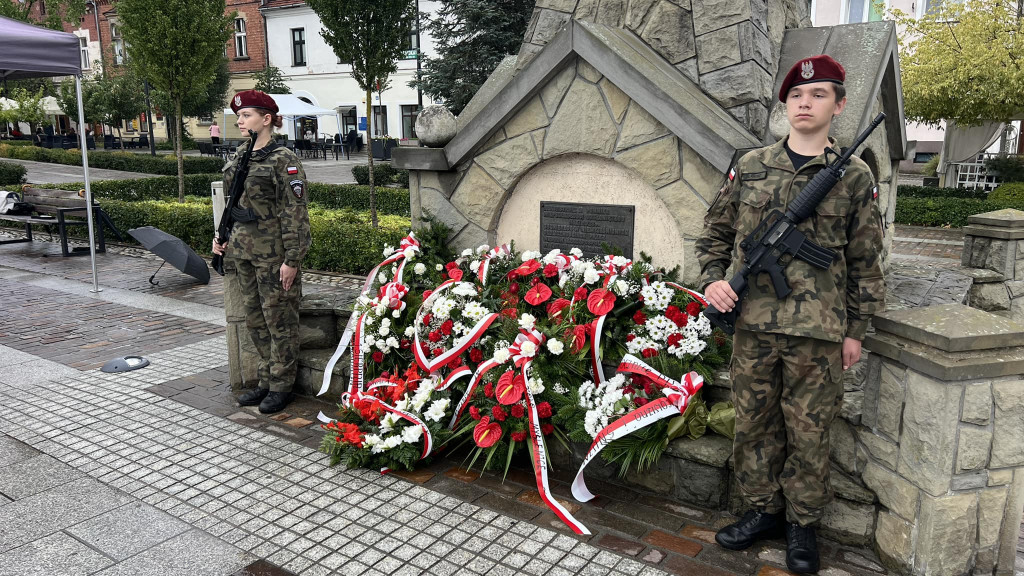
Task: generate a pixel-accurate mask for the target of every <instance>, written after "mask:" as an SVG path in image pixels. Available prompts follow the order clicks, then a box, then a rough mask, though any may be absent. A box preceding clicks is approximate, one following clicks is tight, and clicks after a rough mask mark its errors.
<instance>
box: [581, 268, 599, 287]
mask: <svg viewBox="0 0 1024 576" xmlns="http://www.w3.org/2000/svg"><path fill="white" fill-rule="evenodd" d="M600 279H601V275H600V274H598V273H597V270H595V269H594V268H587V269H586V271H585V272H583V281H584V282H586V283H587V284H593V283H594V282H597V281H598V280H600Z"/></svg>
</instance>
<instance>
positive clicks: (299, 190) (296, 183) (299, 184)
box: [288, 180, 306, 200]
mask: <svg viewBox="0 0 1024 576" xmlns="http://www.w3.org/2000/svg"><path fill="white" fill-rule="evenodd" d="M288 184H289V185H290V186H291V187H292V194H295V197H296V198H298V199H299V200H302V198H303V197H304V196H305V195H306V182H305V181H304V180H292V181H291V182H289V183H288Z"/></svg>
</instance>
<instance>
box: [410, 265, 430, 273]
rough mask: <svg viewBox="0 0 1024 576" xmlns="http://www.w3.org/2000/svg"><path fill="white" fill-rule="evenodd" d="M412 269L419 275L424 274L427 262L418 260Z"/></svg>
mask: <svg viewBox="0 0 1024 576" xmlns="http://www.w3.org/2000/svg"><path fill="white" fill-rule="evenodd" d="M412 271H413V272H415V273H416V274H417V275H422V274H423V273H424V272H426V271H427V267H426V265H425V264H423V262H417V263H416V265H415V266H413V267H412Z"/></svg>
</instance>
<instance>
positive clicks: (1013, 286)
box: [1006, 249, 1024, 298]
mask: <svg viewBox="0 0 1024 576" xmlns="http://www.w3.org/2000/svg"><path fill="white" fill-rule="evenodd" d="M1020 253H1021V254H1024V249H1021V250H1020ZM1006 289H1007V290H1009V291H1010V297H1011V298H1020V297H1022V296H1024V281H1020V280H1011V281H1009V282H1006Z"/></svg>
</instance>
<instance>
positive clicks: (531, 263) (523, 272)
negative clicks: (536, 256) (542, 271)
mask: <svg viewBox="0 0 1024 576" xmlns="http://www.w3.org/2000/svg"><path fill="white" fill-rule="evenodd" d="M538 268H540V262H538V261H536V260H527V261H526V262H523V263H522V264H520V265H519V267H518V268H516V270H515V272H516V274H517V275H519V276H528V275H530V274H533V273H534V272H536V271H537V269H538Z"/></svg>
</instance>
